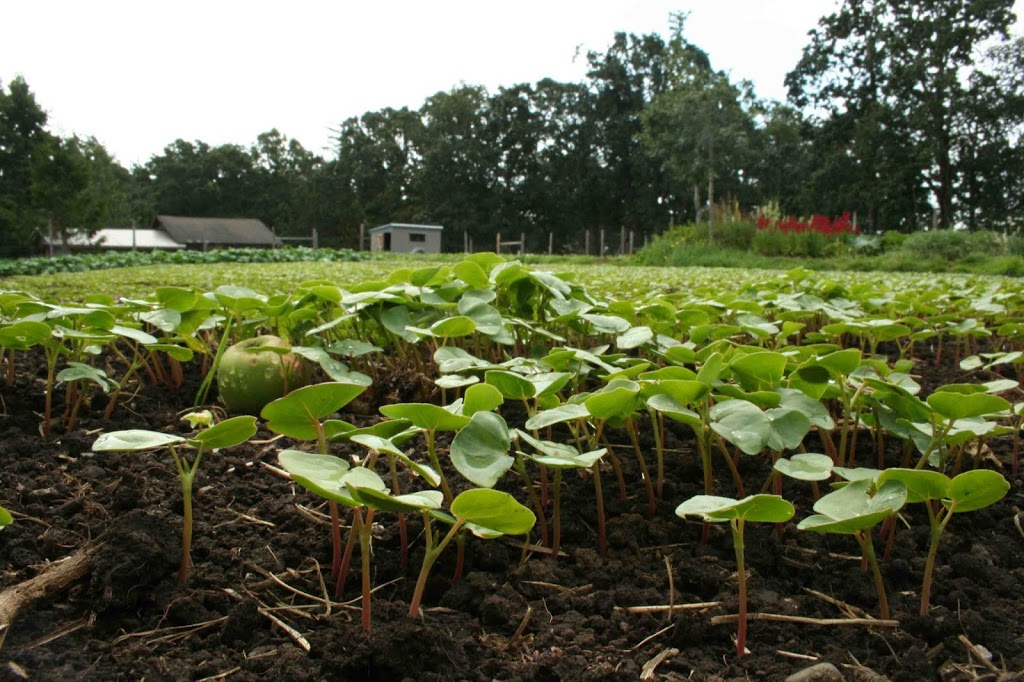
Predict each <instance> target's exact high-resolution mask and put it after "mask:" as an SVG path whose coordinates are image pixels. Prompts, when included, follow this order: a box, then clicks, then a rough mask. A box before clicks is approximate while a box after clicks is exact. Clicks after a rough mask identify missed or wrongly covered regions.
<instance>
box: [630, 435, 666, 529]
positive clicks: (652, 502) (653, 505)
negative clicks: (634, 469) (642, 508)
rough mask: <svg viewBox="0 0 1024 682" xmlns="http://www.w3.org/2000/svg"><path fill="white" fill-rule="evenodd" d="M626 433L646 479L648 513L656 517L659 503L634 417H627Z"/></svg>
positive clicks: (641, 473) (641, 472)
mask: <svg viewBox="0 0 1024 682" xmlns="http://www.w3.org/2000/svg"><path fill="white" fill-rule="evenodd" d="M626 433H628V434H629V440H630V442H632V443H633V452H634V453H635V454H636V461H637V462H638V463H639V464H640V475H641V476H643V479H644V488H646V490H647V513H648V515H650V516H654V515H655V514H656V513H657V511H658V501H657V499H656V498H655V496H654V483H653V482H652V481H651V472H650V471H648V469H647V460H646V459H644V453H643V450H641V449H640V439H639V438H638V437H637V434H636V422H634V421H633V416H632V415H630V416H628V417H626Z"/></svg>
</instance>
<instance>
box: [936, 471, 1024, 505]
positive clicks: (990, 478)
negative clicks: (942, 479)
mask: <svg viewBox="0 0 1024 682" xmlns="http://www.w3.org/2000/svg"><path fill="white" fill-rule="evenodd" d="M1009 489H1010V484H1009V482H1007V480H1006V479H1005V478H1004V477H1003V475H1002V474H1000V473H998V472H996V471H992V470H990V469H974V470H973V471H965V472H964V473H962V474H959V475H957V476H954V477H953V480H952V481H951V482H950V484H949V499H948V500H943V501H942V503H943V504H944V505H946V506H947V507H951V508H952V509H953V511H956V512H968V511H975V510H976V509H982V508H983V507H987V506H989V505H990V504H994V503H995V502H998V501H999V500H1001V499H1002V498H1003V496H1004V495H1006V493H1007V491H1008V490H1009ZM954 505H955V506H954Z"/></svg>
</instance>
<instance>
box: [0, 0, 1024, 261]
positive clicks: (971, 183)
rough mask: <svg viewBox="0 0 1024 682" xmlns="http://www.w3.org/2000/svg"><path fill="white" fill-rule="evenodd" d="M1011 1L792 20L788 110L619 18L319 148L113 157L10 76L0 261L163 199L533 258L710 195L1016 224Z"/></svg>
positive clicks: (194, 208) (1017, 68)
mask: <svg viewBox="0 0 1024 682" xmlns="http://www.w3.org/2000/svg"><path fill="white" fill-rule="evenodd" d="M1012 7H1013V0H914V1H913V2H908V1H906V0H845V1H844V2H843V3H842V4H841V6H840V7H839V8H838V9H837V10H836V11H835V12H833V13H832V14H829V15H827V16H825V17H823V18H822V19H821V20H820V22H819V23H818V25H817V27H816V28H815V29H814V30H813V31H811V33H810V34H809V42H808V44H807V45H806V46H805V47H804V50H803V54H802V57H801V59H800V60H799V62H798V63H797V64H796V65H795V66H794V68H793V70H792V71H791V72H790V73H789V74H788V75H787V77H786V84H787V86H788V90H789V97H788V101H787V102H786V103H780V102H774V101H765V100H762V99H759V98H758V97H757V96H756V93H755V92H754V90H753V87H752V86H751V84H750V83H747V82H736V81H734V80H732V79H731V77H730V75H729V74H728V73H725V72H723V71H720V70H716V69H714V68H713V65H712V63H711V60H710V58H709V56H708V54H707V53H706V52H705V51H704V50H703V49H701V48H700V46H699V45H697V44H695V43H693V42H691V41H690V40H689V39H688V37H687V36H686V33H685V20H686V16H685V14H683V13H677V14H673V15H672V17H671V18H670V30H669V32H668V36H667V37H662V36H661V35H659V34H648V35H634V34H627V33H617V34H615V36H614V39H613V40H612V42H611V44H610V45H609V47H608V48H607V49H606V50H604V51H591V52H588V53H587V55H586V60H587V65H588V71H587V76H586V78H585V79H584V80H583V81H582V82H579V83H564V82H558V81H555V80H552V79H544V80H541V81H538V82H536V83H532V84H528V83H521V84H515V85H510V86H507V87H499V88H498V89H497V92H489V91H488V90H487V89H485V88H483V87H481V86H476V85H461V86H458V87H456V88H453V89H452V90H450V91H448V92H439V93H437V94H435V95H433V96H431V97H429V98H428V99H427V100H426V101H425V102H424V103H423V104H422V106H420V107H419V108H418V109H415V110H413V109H409V108H402V109H391V108H385V109H382V110H379V111H371V112H367V113H365V114H363V115H361V116H358V117H352V118H349V119H347V120H345V121H343V122H342V123H341V124H340V126H339V127H338V129H337V131H336V135H335V137H334V149H333V152H332V154H331V155H329V156H327V157H325V156H320V155H317V154H315V153H313V152H311V151H309V150H306V149H305V148H303V146H302V145H301V144H299V143H298V142H297V141H296V140H293V139H289V138H287V137H286V136H285V135H283V134H282V133H280V132H279V131H277V130H271V131H269V132H266V133H263V134H261V135H260V136H259V137H258V138H257V140H256V141H255V143H253V144H252V145H251V146H249V147H244V146H240V145H220V146H210V145H209V144H206V143H204V142H201V141H193V142H189V141H185V140H181V139H179V140H176V141H174V142H173V143H171V144H170V145H168V146H167V147H165V148H164V150H163V151H162V153H160V154H157V155H154V156H153V157H152V158H151V159H150V160H149V161H148V162H146V163H145V164H142V165H138V166H135V167H133V168H130V169H126V168H124V167H122V166H121V165H119V164H118V163H117V162H116V161H115V160H114V159H113V158H112V157H111V155H110V154H109V153H108V152H107V151H106V150H105V149H104V147H103V145H102V144H101V143H100V142H98V141H97V140H95V139H93V138H85V139H82V138H78V137H74V136H72V137H66V138H61V137H59V136H56V135H54V134H52V133H50V132H49V131H48V130H47V128H46V113H45V112H44V111H43V110H42V109H41V107H40V106H39V105H38V103H37V102H36V101H35V97H34V95H33V93H32V92H31V90H30V88H29V86H28V84H27V83H26V82H25V81H24V80H23V79H21V78H15V79H14V80H12V81H11V82H10V83H9V84H8V85H7V87H6V88H4V87H3V84H2V83H0V234H2V235H3V237H4V238H3V241H2V245H0V255H8V256H10V255H20V254H23V253H28V252H29V251H31V249H32V247H33V244H34V243H35V242H36V241H37V239H38V237H39V235H40V234H41V233H44V232H55V233H57V234H60V233H61V232H62V231H65V230H67V229H69V228H78V229H95V228H98V227H104V226H128V225H131V224H135V225H137V226H142V227H145V226H148V225H149V224H150V223H151V222H152V219H153V217H154V216H155V215H156V214H157V213H163V214H171V215H192V216H215V217H216V216H225V217H227V216H247V217H257V218H260V219H261V220H263V221H264V222H266V223H267V224H268V225H271V226H273V227H274V228H275V229H276V231H277V232H278V234H280V235H283V236H305V235H308V234H309V233H310V230H311V229H313V228H315V229H317V230H318V233H319V236H320V241H321V244H327V245H333V246H347V247H355V246H357V245H358V235H359V230H360V226H361V225H363V226H366V227H374V226H376V225H380V224H384V223H387V222H407V223H430V224H440V225H444V226H445V227H446V232H445V239H446V244H445V246H446V248H448V249H461V247H462V245H463V241H464V239H472V240H473V243H474V244H475V245H476V246H477V248H486V247H487V246H488V245H490V244H492V243H493V240H494V234H495V233H496V232H502V233H505V234H515V235H518V234H521V233H525V234H526V236H527V240H528V242H529V244H528V247H529V248H532V249H541V248H546V245H547V237H548V234H549V233H554V235H555V239H556V243H557V244H559V245H560V247H561V248H563V249H565V250H571V251H579V250H582V246H583V234H584V232H585V230H587V229H593V230H596V229H602V228H603V229H608V230H611V231H617V230H619V229H620V228H623V227H625V228H627V229H630V230H633V231H634V232H635V233H636V234H637V235H640V236H643V235H650V234H654V233H656V232H659V231H661V230H662V229H664V227H665V226H667V225H669V224H681V223H686V222H697V221H706V222H708V224H709V228H710V229H713V225H714V217H715V214H716V211H715V210H713V208H714V207H715V206H726V205H727V206H730V207H732V211H735V210H736V209H739V210H740V211H742V212H746V213H749V212H754V211H756V210H757V207H759V206H760V207H763V206H767V205H771V206H773V207H774V209H773V210H775V211H778V212H781V213H782V214H783V215H797V216H801V215H802V216H808V215H811V214H826V215H838V214H841V213H844V212H849V213H852V214H855V215H856V216H858V222H859V224H860V226H861V227H862V228H863V229H865V230H872V231H873V230H882V229H894V230H900V231H906V232H909V231H914V230H918V229H923V228H925V227H932V226H935V227H943V228H948V227H953V226H958V227H960V226H962V227H967V228H970V229H1003V230H1006V229H1011V230H1013V229H1018V228H1019V227H1020V226H1021V221H1022V219H1021V216H1022V215H1024V205H1022V204H1024V149H1022V146H1021V145H1022V137H1024V136H1022V132H1024V38H1021V37H1019V36H1018V37H1014V36H1011V34H1010V28H1011V26H1012V24H1013V22H1014V21H1015V17H1014V15H1013V12H1012ZM768 38H770V37H768ZM743 49H751V48H750V47H749V46H744V48H743ZM762 49H771V44H770V40H766V43H765V45H764V47H763V48H762Z"/></svg>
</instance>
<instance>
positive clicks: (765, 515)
mask: <svg viewBox="0 0 1024 682" xmlns="http://www.w3.org/2000/svg"><path fill="white" fill-rule="evenodd" d="M794 512H795V509H794V508H793V505H792V504H790V503H789V502H787V501H786V500H784V499H782V498H781V497H779V496H778V495H749V496H747V497H744V498H743V499H742V500H735V499H733V498H731V497H719V496H717V495H695V496H693V497H691V498H690V499H688V500H686V501H685V502H683V503H682V504H680V505H679V506H678V507H676V516H679V517H686V516H700V517H701V518H702V519H704V520H705V521H711V522H715V523H720V522H723V521H731V520H732V519H743V520H744V521H754V522H761V523H783V522H785V521H788V520H789V519H791V518H793V514H794Z"/></svg>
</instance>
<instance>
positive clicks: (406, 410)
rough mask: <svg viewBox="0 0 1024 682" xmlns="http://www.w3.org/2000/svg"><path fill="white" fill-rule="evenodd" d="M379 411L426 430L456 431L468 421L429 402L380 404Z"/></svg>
mask: <svg viewBox="0 0 1024 682" xmlns="http://www.w3.org/2000/svg"><path fill="white" fill-rule="evenodd" d="M380 413H381V414H383V415H384V416H385V417H391V418H392V419H405V420H407V421H408V422H409V423H410V424H412V425H413V426H418V427H420V428H421V429H426V430H428V431H457V430H458V429H461V428H462V427H463V426H465V425H466V424H468V423H469V417H466V416H463V415H461V414H455V413H453V412H450V411H448V410H446V409H444V408H443V407H439V406H437V405H433V404H431V403H397V404H394V405H382V406H381V407H380Z"/></svg>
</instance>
